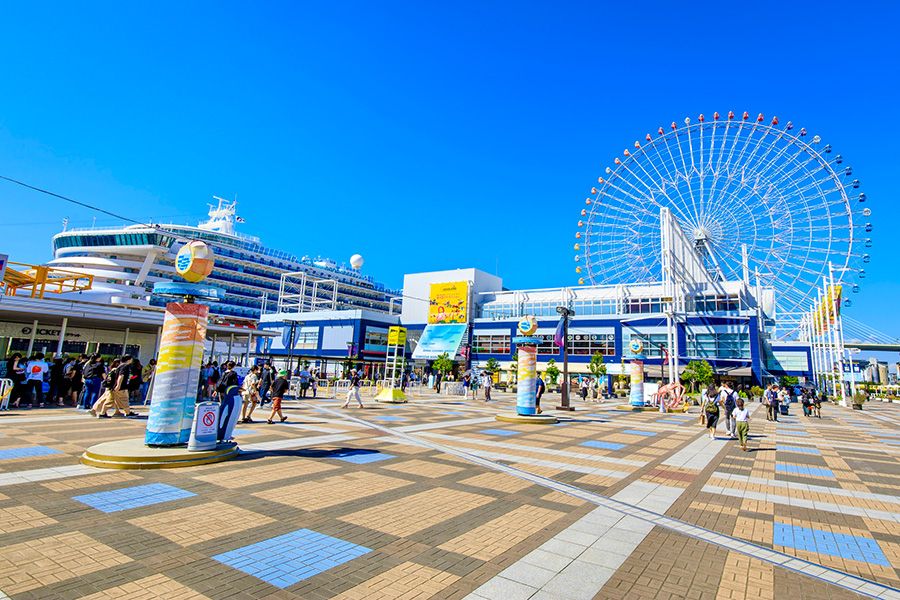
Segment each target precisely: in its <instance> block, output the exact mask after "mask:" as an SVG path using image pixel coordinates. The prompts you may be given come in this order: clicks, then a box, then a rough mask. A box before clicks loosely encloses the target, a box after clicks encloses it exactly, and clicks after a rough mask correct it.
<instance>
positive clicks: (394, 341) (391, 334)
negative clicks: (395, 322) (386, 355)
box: [388, 326, 406, 346]
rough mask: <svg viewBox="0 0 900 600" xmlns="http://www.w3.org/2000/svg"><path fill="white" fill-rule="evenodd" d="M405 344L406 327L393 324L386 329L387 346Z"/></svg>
mask: <svg viewBox="0 0 900 600" xmlns="http://www.w3.org/2000/svg"><path fill="white" fill-rule="evenodd" d="M404 345H406V327H398V326H394V327H391V328H390V329H388V346H404Z"/></svg>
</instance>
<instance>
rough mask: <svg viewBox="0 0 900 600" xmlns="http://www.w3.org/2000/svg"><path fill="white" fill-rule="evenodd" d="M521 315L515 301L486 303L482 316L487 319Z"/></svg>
mask: <svg viewBox="0 0 900 600" xmlns="http://www.w3.org/2000/svg"><path fill="white" fill-rule="evenodd" d="M518 315H519V311H518V310H516V305H515V304H513V303H501V302H492V303H488V304H485V305H484V308H483V309H482V311H481V316H482V317H484V318H485V319H509V318H512V317H516V316H518Z"/></svg>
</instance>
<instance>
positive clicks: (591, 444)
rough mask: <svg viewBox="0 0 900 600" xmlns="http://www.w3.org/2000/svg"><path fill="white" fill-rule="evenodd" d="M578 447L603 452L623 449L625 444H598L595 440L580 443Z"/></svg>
mask: <svg viewBox="0 0 900 600" xmlns="http://www.w3.org/2000/svg"><path fill="white" fill-rule="evenodd" d="M580 445H581V446H586V447H587V448H602V449H603V450H621V449H622V448H624V447H625V444H616V443H615V442H600V441H596V440H589V441H587V442H581V444H580Z"/></svg>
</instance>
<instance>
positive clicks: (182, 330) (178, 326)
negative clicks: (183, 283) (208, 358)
mask: <svg viewBox="0 0 900 600" xmlns="http://www.w3.org/2000/svg"><path fill="white" fill-rule="evenodd" d="M208 316H209V307H208V306H206V305H205V304H182V303H178V302H170V303H169V304H167V305H166V317H165V320H164V321H163V329H162V339H161V343H160V352H159V362H158V364H157V366H156V375H155V376H154V382H153V402H152V403H151V404H150V417H149V418H148V420H147V433H146V436H145V437H144V442H145V443H146V444H148V445H152V446H172V445H177V444H185V443H187V441H188V439H189V438H190V434H191V425H192V423H193V420H194V407H195V404H196V402H197V390H198V386H199V384H200V368H201V363H202V360H203V341H204V340H205V339H206V325H207V320H208Z"/></svg>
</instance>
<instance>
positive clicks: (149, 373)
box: [141, 358, 156, 404]
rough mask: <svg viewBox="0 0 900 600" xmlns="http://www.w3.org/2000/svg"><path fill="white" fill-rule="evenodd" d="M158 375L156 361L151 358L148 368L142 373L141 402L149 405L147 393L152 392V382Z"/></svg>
mask: <svg viewBox="0 0 900 600" xmlns="http://www.w3.org/2000/svg"><path fill="white" fill-rule="evenodd" d="M155 374H156V359H155V358H151V359H150V360H149V361H148V362H147V366H145V367H144V369H143V370H142V371H141V402H143V403H144V404H146V403H147V393H148V392H149V391H150V382H151V381H152V380H153V376H154V375H155Z"/></svg>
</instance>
